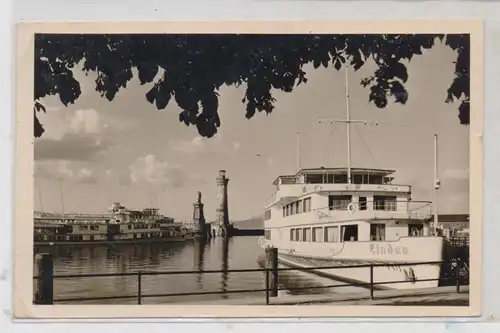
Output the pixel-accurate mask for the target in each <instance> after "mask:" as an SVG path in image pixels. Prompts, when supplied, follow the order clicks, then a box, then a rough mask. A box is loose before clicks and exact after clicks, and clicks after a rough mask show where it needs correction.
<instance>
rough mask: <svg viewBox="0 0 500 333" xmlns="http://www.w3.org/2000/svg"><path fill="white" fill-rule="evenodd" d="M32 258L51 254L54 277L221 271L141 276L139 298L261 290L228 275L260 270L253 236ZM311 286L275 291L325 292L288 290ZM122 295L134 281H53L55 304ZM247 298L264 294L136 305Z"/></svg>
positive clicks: (285, 283)
mask: <svg viewBox="0 0 500 333" xmlns="http://www.w3.org/2000/svg"><path fill="white" fill-rule="evenodd" d="M35 252H36V253H40V252H44V253H51V254H52V257H53V261H54V274H55V275H62V274H94V273H128V272H139V271H180V270H189V271H190V270H192V271H204V270H221V271H223V272H221V273H206V274H201V273H194V274H182V275H180V274H176V275H156V276H155V275H153V276H148V275H146V276H142V278H141V284H142V286H141V291H142V294H143V295H148V294H171V293H192V292H212V291H220V292H225V291H228V290H237V289H247V290H248V289H262V288H265V276H264V273H263V272H235V273H230V272H228V270H234V269H253V268H263V257H264V250H263V249H262V248H261V247H260V246H259V244H258V237H255V236H240V237H232V238H229V239H227V240H226V241H224V239H223V238H215V239H211V240H207V241H187V242H183V243H164V244H141V245H113V246H105V245H103V246H91V247H83V246H81V247H69V246H60V247H37V248H35ZM317 283H318V281H317V278H316V277H312V276H309V274H305V273H300V274H299V273H296V272H280V284H281V287H282V288H284V289H286V288H290V290H285V291H280V292H281V293H293V294H301V293H318V292H326V290H325V289H311V290H294V289H293V288H294V287H305V286H316V285H317ZM330 285H331V283H330ZM339 289H343V290H342V291H347V290H345V289H351V288H339ZM330 291H331V290H329V292H330ZM351 291H352V290H351ZM125 295H131V296H133V295H137V276H113V277H90V278H89V277H85V278H68V279H54V298H55V299H56V300H57V299H61V298H78V297H106V296H125ZM247 297H262V298H264V297H265V294H264V292H250V293H248V292H247V293H225V294H217V295H189V296H169V297H151V298H150V297H147V298H144V299H143V300H142V303H143V304H166V303H179V302H196V301H210V300H218V299H227V298H238V299H241V298H247ZM136 302H137V300H136V299H117V300H95V301H79V302H77V303H78V304H82V303H91V304H103V303H105V304H134V303H136ZM71 303H75V302H71Z"/></svg>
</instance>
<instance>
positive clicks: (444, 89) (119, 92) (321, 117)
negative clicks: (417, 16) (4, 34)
mask: <svg viewBox="0 0 500 333" xmlns="http://www.w3.org/2000/svg"><path fill="white" fill-rule="evenodd" d="M469 23H470V22H469ZM219 24H221V25H224V23H219ZM246 24H247V25H248V26H253V25H258V24H257V23H246ZM276 24H277V26H279V23H276ZM297 24H299V23H297ZM342 24H344V23H342ZM342 24H341V23H337V24H335V22H332V23H331V26H332V28H331V30H332V31H334V32H326V31H325V29H326V28H324V25H323V26H322V27H323V29H322V30H321V29H320V30H321V32H315V29H311V28H310V27H314V25H307V24H305V23H300V24H299V26H302V27H303V28H304V29H303V30H304V31H303V32H298V30H299V29H294V30H292V31H291V32H289V33H287V32H285V31H284V29H285V27H292V26H293V24H292V22H288V25H286V24H282V27H281V28H277V30H276V31H274V30H273V28H272V27H273V25H272V24H270V23H269V24H267V25H264V27H267V28H268V31H267V32H264V31H263V29H264V27H260V28H258V29H255V30H252V29H248V30H247V31H245V30H244V29H241V28H240V30H236V29H234V31H230V28H229V27H226V28H224V31H223V32H211V30H213V29H214V27H217V26H216V25H215V24H212V25H210V24H209V25H208V26H207V28H206V29H205V30H203V29H199V30H198V31H196V32H195V31H193V29H195V28H193V29H191V30H190V31H189V32H182V30H180V29H169V28H164V29H162V28H161V24H159V25H158V29H157V30H155V31H152V30H149V31H146V30H145V29H140V28H138V29H137V31H131V30H130V29H132V28H129V29H128V30H127V31H126V32H120V31H118V30H113V31H106V30H105V29H103V30H99V29H98V26H99V25H98V24H97V23H86V24H81V25H80V26H81V27H92V29H94V30H90V28H89V29H82V30H81V31H77V30H76V29H77V28H75V27H73V28H69V29H68V30H67V31H66V30H62V29H61V28H62V27H64V25H62V24H60V25H59V26H57V25H56V26H52V27H50V28H48V29H43V27H44V25H43V24H42V25H39V28H40V29H39V30H37V28H34V27H32V28H29V29H26V31H30V32H31V36H28V37H25V38H24V39H25V40H27V41H28V40H29V42H27V41H25V42H24V45H25V47H26V49H24V51H23V50H20V49H19V48H18V54H22V57H23V59H24V60H22V61H26V64H28V67H27V68H24V69H23V70H22V73H25V72H26V73H27V72H28V71H30V72H31V71H33V73H31V74H30V75H29V76H27V78H25V79H23V82H24V84H25V86H26V87H27V90H25V91H19V87H20V85H21V83H20V84H18V86H17V87H18V88H17V89H18V91H17V94H18V100H20V99H22V100H23V101H24V102H23V103H22V104H18V111H17V112H18V114H23V115H25V118H26V119H27V118H28V117H30V119H28V120H26V119H25V120H24V122H23V121H20V122H22V123H23V126H25V127H26V128H27V129H26V130H24V131H23V133H25V135H26V136H27V135H29V137H25V138H24V141H23V142H24V143H26V144H25V145H24V146H23V147H24V149H31V152H29V153H27V154H28V155H27V156H28V157H27V158H30V159H31V160H32V161H31V162H30V164H29V165H30V166H32V168H31V170H28V171H27V172H29V174H28V173H27V172H23V173H24V176H18V177H19V178H23V179H22V181H23V184H24V183H25V184H28V183H29V184H28V185H29V186H31V188H30V189H29V190H28V189H27V190H26V191H25V192H24V193H23V194H21V193H19V194H18V197H17V200H18V201H20V200H21V197H23V198H24V197H28V196H30V199H29V200H26V201H25V203H24V204H22V203H20V202H19V203H18V204H17V207H22V206H24V210H28V209H30V212H24V213H22V214H24V215H23V216H25V217H28V216H29V218H26V219H25V218H24V217H23V218H22V220H21V218H20V217H19V216H18V220H17V221H16V229H15V230H16V242H18V240H19V239H20V237H22V239H23V240H25V241H23V243H22V245H21V244H16V251H18V252H17V253H22V255H23V260H24V261H26V262H27V261H30V263H29V265H28V264H25V263H23V264H22V265H23V269H24V268H26V270H23V274H27V275H26V276H24V275H23V279H24V281H28V280H27V279H28V277H29V279H30V280H32V288H33V289H32V291H30V295H31V302H32V305H33V306H35V307H36V308H40V309H43V308H49V307H50V306H52V305H58V306H59V308H63V307H71V306H74V305H88V306H89V309H90V308H92V307H93V306H106V307H108V308H112V305H118V304H119V305H131V306H132V305H133V306H139V307H143V306H144V305H156V306H157V305H165V306H180V305H196V306H207V308H209V307H210V306H218V307H219V306H230V308H229V307H228V309H234V308H237V307H238V306H258V308H259V309H262V310H261V311H262V312H265V311H266V308H269V309H271V308H276V307H279V308H281V309H284V310H280V311H288V310H287V309H292V308H293V309H295V310H293V311H295V313H298V312H297V311H301V309H305V308H308V307H315V306H320V305H321V306H322V307H325V306H332V307H335V309H343V310H342V311H344V312H342V313H344V314H345V313H346V311H355V310H354V309H355V308H356V307H358V306H359V307H362V308H363V309H367V308H368V309H372V308H373V309H377V308H378V309H379V311H380V309H381V308H383V309H385V310H384V311H381V312H380V313H381V314H380V315H395V314H396V313H397V311H402V310H400V309H416V310H411V311H414V312H411V314H415V315H418V314H419V313H420V312H418V311H420V310H418V309H424V311H425V309H426V308H428V309H429V310H430V309H439V308H443V309H446V311H448V312H447V313H452V311H454V309H457V310H460V309H464V311H463V312H461V313H465V312H468V313H470V312H471V311H472V310H471V306H472V305H471V294H472V292H473V291H472V290H473V289H474V288H476V290H477V287H474V283H475V282H474V281H475V279H478V275H477V274H480V272H479V271H480V270H481V268H480V266H478V262H475V261H474V260H476V259H475V258H479V259H480V255H481V254H480V252H477V253H475V252H474V251H480V247H481V244H480V243H481V238H480V237H481V236H480V232H481V229H480V226H481V221H480V218H481V216H480V214H478V215H474V214H473V213H472V211H473V210H474V209H475V211H476V212H477V211H478V210H480V209H481V204H482V202H481V195H480V193H479V194H477V193H478V191H481V190H482V187H481V186H482V183H481V181H482V180H481V179H482V175H481V170H480V168H481V164H480V163H482V162H481V161H479V159H478V158H473V156H479V158H482V157H481V155H480V152H479V151H477V152H475V151H474V150H473V147H472V146H471V145H472V144H471V131H472V129H473V128H474V126H478V127H477V128H479V126H480V125H479V124H475V123H474V122H475V121H477V119H479V120H480V121H482V118H481V117H482V116H481V115H480V114H481V112H482V110H481V109H480V108H481V105H479V104H478V105H475V104H474V103H476V101H478V100H479V99H481V98H482V97H481V93H482V92H481V91H480V90H473V87H472V85H471V78H472V77H476V75H480V74H481V73H474V72H473V70H472V69H473V68H474V69H480V66H474V65H472V64H473V61H472V60H471V59H472V57H473V56H472V54H473V53H474V52H476V51H474V52H473V51H472V50H473V49H474V45H477V43H476V44H474V38H477V37H476V35H474V34H472V32H473V31H474V32H476V31H478V29H477V26H478V25H477V24H469V25H467V24H465V23H464V24H463V25H462V31H458V29H457V27H460V25H459V24H454V25H453V24H452V29H450V30H452V32H446V31H443V29H445V28H441V29H438V30H436V32H435V33H432V32H429V28H425V24H422V23H421V25H423V26H424V28H422V29H420V30H423V31H424V30H425V31H426V32H425V33H418V32H413V31H411V30H410V29H409V28H408V27H406V28H405V27H401V28H400V33H396V31H397V25H394V24H393V25H389V27H390V28H388V29H387V31H388V32H387V33H378V32H377V33H375V32H373V30H372V29H370V27H369V25H368V24H367V25H366V31H365V32H362V33H360V32H357V33H353V32H350V31H349V29H345V31H346V32H343V30H342ZM28 25H29V24H28ZM172 26H173V25H169V26H168V27H170V28H171V27H172ZM242 26H244V25H240V27H242ZM380 26H383V25H379V26H378V29H380ZM408 26H410V25H408ZM415 26H418V25H417V24H415ZM430 26H431V27H436V26H439V25H436V23H434V24H431V25H430ZM106 27H109V25H107V26H106ZM196 27H198V28H199V27H203V25H202V24H199V25H197V26H196ZM395 27H396V28H395ZM58 28H59V31H58ZM116 29H118V28H116ZM316 30H318V29H316ZM358 30H359V29H358ZM415 30H416V31H418V29H415ZM97 31H100V32H99V33H98V32H97ZM28 45H29V46H28ZM477 54H478V53H477V52H476V53H475V55H476V59H474V61H479V59H477ZM18 57H19V56H18ZM29 59H31V60H29ZM18 66H21V64H18ZM19 73H21V72H20V71H18V76H20V75H21V74H19ZM476 81H477V78H476ZM476 88H477V89H480V88H481V87H480V86H476ZM30 89H33V90H30ZM20 95H22V96H20ZM28 113H29V116H28ZM18 117H19V116H18ZM19 119H20V118H19ZM18 126H20V125H19V124H18ZM28 127H29V128H28ZM20 147H21V146H18V149H20ZM476 148H477V144H476ZM474 161H475V162H474ZM26 169H27V167H26ZM23 170H24V169H23ZM29 175H32V179H30V180H28V179H27V177H29ZM474 179H475V180H476V183H475V184H476V185H474V186H472V185H471V184H473V183H474V181H473V180H474ZM28 185H26V186H28ZM18 186H19V185H18ZM473 187H474V189H475V191H476V192H475V193H476V195H474V194H473V192H472V189H473ZM19 191H21V190H20V189H19V187H18V192H19ZM23 191H24V190H23ZM22 200H25V199H22ZM474 205H477V207H478V208H473V206H474ZM28 214H32V215H28ZM27 220H29V221H27ZM20 234H22V236H20ZM473 234H474V236H473ZM473 243H474V244H473ZM472 245H473V246H472ZM21 246H22V249H21V250H17V249H18V248H19V247H21ZM16 260H17V258H16ZM28 268H30V271H28ZM474 271H477V272H479V273H474ZM16 272H21V269H18V270H16ZM28 275H29V276H28ZM479 278H480V275H479ZM478 283H480V282H479V281H478ZM18 287H20V286H18ZM29 287H30V288H31V285H30V286H29ZM22 288H23V289H29V288H28V286H26V285H24V286H23V287H22ZM22 293H23V295H27V294H28V292H27V291H23V292H22ZM474 297H475V299H476V300H477V297H479V295H475V296H474ZM476 304H477V302H476ZM297 306H299V307H297ZM165 309H167V307H166V308H165ZM349 309H351V310H349ZM89 311H90V310H89ZM117 311H118V312H119V310H117ZM186 311H188V310H186ZM335 311H337V312H338V310H332V313H334V312H335ZM374 311H376V310H374ZM404 311H406V312H405V313H406V314H408V313H409V312H408V311H410V310H404ZM433 311H437V312H439V310H433ZM384 312H385V313H384ZM373 313H375V312H373Z"/></svg>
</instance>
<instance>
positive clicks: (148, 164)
mask: <svg viewBox="0 0 500 333" xmlns="http://www.w3.org/2000/svg"><path fill="white" fill-rule="evenodd" d="M130 179H131V180H132V181H133V182H134V183H140V182H147V183H150V184H162V185H167V186H173V187H181V186H183V185H184V184H185V183H186V182H187V181H188V180H189V178H188V177H187V176H186V175H185V174H184V173H183V172H182V170H181V168H180V166H178V165H172V164H170V163H168V162H166V161H160V160H158V159H157V158H156V157H155V156H154V155H152V154H149V155H145V156H141V157H139V158H137V160H136V161H135V162H134V163H133V164H132V165H131V166H130Z"/></svg>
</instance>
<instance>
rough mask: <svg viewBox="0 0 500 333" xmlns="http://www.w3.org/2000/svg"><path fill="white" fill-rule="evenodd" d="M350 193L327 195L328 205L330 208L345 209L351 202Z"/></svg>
mask: <svg viewBox="0 0 500 333" xmlns="http://www.w3.org/2000/svg"><path fill="white" fill-rule="evenodd" d="M351 200H352V196H351V195H329V196H328V207H329V208H330V210H347V206H348V205H349V204H350V203H351Z"/></svg>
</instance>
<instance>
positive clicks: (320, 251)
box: [259, 80, 444, 289]
mask: <svg viewBox="0 0 500 333" xmlns="http://www.w3.org/2000/svg"><path fill="white" fill-rule="evenodd" d="M346 82H347V80H346ZM346 91H347V96H348V86H347V84H346ZM347 105H349V104H348V103H347ZM335 122H344V123H346V124H347V154H348V166H347V168H345V167H344V168H323V167H320V168H312V169H299V170H298V171H297V172H296V173H295V174H293V175H285V176H279V177H278V178H277V179H276V180H275V181H274V183H273V185H274V186H275V193H274V194H273V195H272V196H271V197H270V198H269V199H268V200H267V203H266V208H265V213H264V220H265V222H264V225H265V236H264V237H262V238H261V239H260V240H259V243H260V245H261V246H262V247H264V248H265V247H275V248H277V249H278V259H279V262H280V263H281V264H283V265H286V266H292V267H297V268H309V269H311V270H309V271H308V272H311V273H313V274H316V275H319V276H322V277H327V278H331V279H333V280H336V281H342V282H348V283H359V284H367V283H370V281H371V279H373V282H375V283H377V285H375V288H378V289H408V288H429V287H436V286H438V280H437V279H438V278H439V275H440V268H441V265H440V264H439V263H436V262H439V261H441V260H442V258H443V246H444V238H443V237H441V236H438V232H437V229H436V228H437V208H436V204H435V203H436V191H437V189H438V188H439V186H440V182H439V180H438V178H437V135H435V147H434V148H435V165H434V204H433V202H416V201H413V200H412V198H411V186H410V185H397V184H393V177H392V175H393V173H394V172H395V171H394V170H386V169H366V168H351V162H350V154H351V153H350V142H349V141H350V138H349V126H350V124H351V123H355V122H360V123H365V121H357V120H351V119H350V115H349V107H348V106H347V119H346V120H342V121H337V120H336V121H335ZM433 208H434V209H433ZM433 210H434V212H433ZM433 215H434V222H431V221H432V216H433ZM418 262H434V263H429V264H424V265H409V266H406V265H400V266H374V267H373V275H372V272H371V271H370V267H369V266H368V267H367V266H364V267H359V268H354V267H350V266H361V265H369V264H398V263H399V264H403V263H404V264H409V263H410V264H411V263H418ZM332 266H338V267H339V268H337V267H336V268H334V269H322V268H321V267H332ZM391 282H399V283H391Z"/></svg>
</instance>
